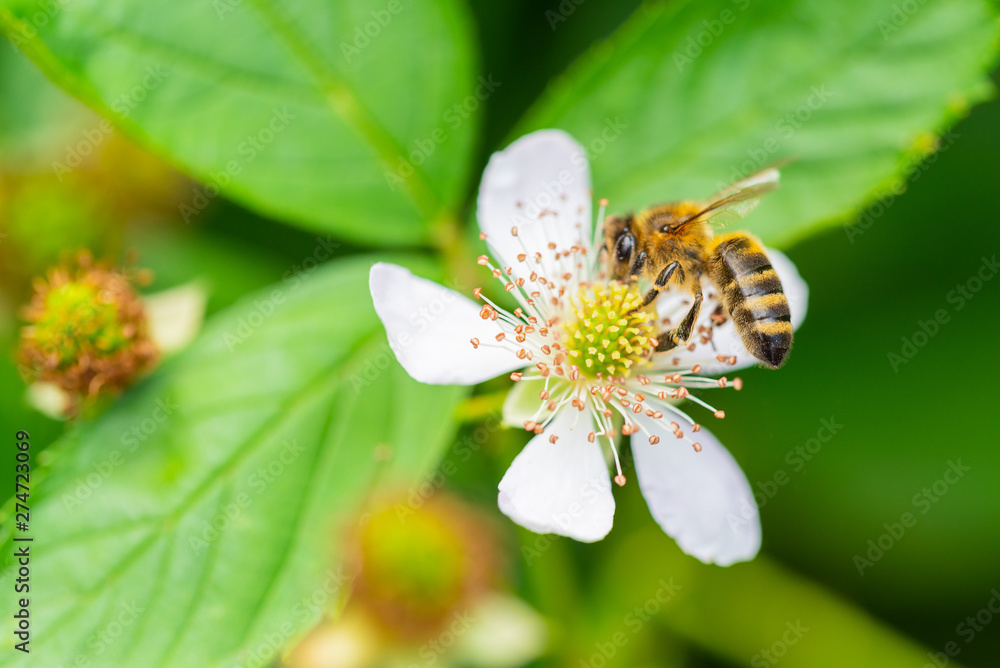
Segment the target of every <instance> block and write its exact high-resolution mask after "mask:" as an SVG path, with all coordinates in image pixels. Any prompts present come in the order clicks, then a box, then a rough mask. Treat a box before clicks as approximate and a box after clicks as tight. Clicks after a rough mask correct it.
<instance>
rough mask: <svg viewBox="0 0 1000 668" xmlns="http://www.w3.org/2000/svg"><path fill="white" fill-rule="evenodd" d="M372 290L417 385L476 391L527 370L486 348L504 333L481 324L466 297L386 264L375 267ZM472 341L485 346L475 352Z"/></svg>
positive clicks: (498, 350)
mask: <svg viewBox="0 0 1000 668" xmlns="http://www.w3.org/2000/svg"><path fill="white" fill-rule="evenodd" d="M369 287H370V289H371V293H372V301H373V302H374V304H375V312H376V313H377V314H378V317H379V318H381V319H382V324H383V325H385V332H386V334H387V335H388V337H389V347H390V348H392V352H394V353H395V354H396V359H397V360H399V363H400V364H401V365H402V366H403V368H404V369H406V372H407V373H408V374H410V375H411V376H413V378H415V379H416V380H419V381H420V382H422V383H431V384H434V385H475V384H476V383H481V382H483V381H484V380H488V379H490V378H494V377H495V376H499V375H501V374H503V373H506V372H508V371H512V370H514V369H517V368H520V367H522V366H524V362H522V361H521V360H519V359H517V357H516V356H515V355H514V353H513V352H511V351H509V350H507V349H505V348H499V347H497V346H495V345H488V344H495V343H496V339H495V337H496V335H497V334H498V333H500V331H501V330H500V327H499V326H498V325H497V324H496V323H495V322H493V321H491V320H483V319H482V318H480V317H479V310H480V307H479V306H477V305H476V303H475V302H474V301H472V300H471V299H469V298H468V297H465V296H463V295H460V294H459V293H457V292H455V291H454V290H450V289H448V288H446V287H443V286H441V285H438V284H437V283H435V282H434V281H428V280H427V279H426V278H420V277H419V276H414V275H413V274H412V273H411V272H410V271H409V270H408V269H405V268H403V267H400V266H397V265H394V264H387V263H384V262H379V263H378V264H376V265H374V266H373V267H372V269H371V274H370V275H369ZM473 338H478V339H479V340H480V342H482V344H483V345H480V346H479V348H473V346H472V343H470V340H471V339H473Z"/></svg>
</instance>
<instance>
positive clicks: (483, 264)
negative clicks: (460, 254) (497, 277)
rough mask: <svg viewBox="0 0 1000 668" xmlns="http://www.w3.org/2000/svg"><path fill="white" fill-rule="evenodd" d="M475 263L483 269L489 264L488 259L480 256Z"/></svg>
mask: <svg viewBox="0 0 1000 668" xmlns="http://www.w3.org/2000/svg"><path fill="white" fill-rule="evenodd" d="M476 262H477V263H479V264H481V265H482V266H484V267H485V266H486V265H488V264H489V263H490V258H488V257H487V256H485V255H480V256H479V257H477V258H476Z"/></svg>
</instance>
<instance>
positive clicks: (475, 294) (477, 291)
mask: <svg viewBox="0 0 1000 668" xmlns="http://www.w3.org/2000/svg"><path fill="white" fill-rule="evenodd" d="M472 296H473V297H475V298H476V299H482V298H483V289H482V288H476V289H475V290H473V291H472Z"/></svg>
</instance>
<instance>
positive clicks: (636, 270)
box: [628, 251, 647, 281]
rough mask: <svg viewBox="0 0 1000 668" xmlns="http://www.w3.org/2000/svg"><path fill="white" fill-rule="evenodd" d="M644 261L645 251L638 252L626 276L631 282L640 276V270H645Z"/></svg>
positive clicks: (645, 257)
mask: <svg viewBox="0 0 1000 668" xmlns="http://www.w3.org/2000/svg"><path fill="white" fill-rule="evenodd" d="M646 259H647V256H646V251H639V254H638V255H636V256H635V262H633V263H632V267H631V268H630V269H629V270H628V275H629V276H631V277H632V280H633V281H634V280H635V279H637V278H639V276H641V275H642V270H643V269H645V268H646Z"/></svg>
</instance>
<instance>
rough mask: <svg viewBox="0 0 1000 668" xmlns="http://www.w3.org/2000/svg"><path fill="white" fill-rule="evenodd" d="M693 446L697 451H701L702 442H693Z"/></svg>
mask: <svg viewBox="0 0 1000 668" xmlns="http://www.w3.org/2000/svg"><path fill="white" fill-rule="evenodd" d="M691 447H692V448H694V451H695V452H701V443H692V444H691Z"/></svg>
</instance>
